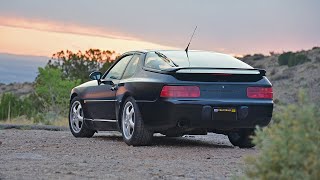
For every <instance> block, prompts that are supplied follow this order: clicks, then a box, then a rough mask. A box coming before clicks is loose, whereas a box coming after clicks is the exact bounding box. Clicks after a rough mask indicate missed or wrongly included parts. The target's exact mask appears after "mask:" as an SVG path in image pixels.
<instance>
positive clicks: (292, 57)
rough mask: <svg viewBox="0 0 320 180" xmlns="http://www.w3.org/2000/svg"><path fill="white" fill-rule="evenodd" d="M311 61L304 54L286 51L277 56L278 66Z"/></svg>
mask: <svg viewBox="0 0 320 180" xmlns="http://www.w3.org/2000/svg"><path fill="white" fill-rule="evenodd" d="M309 61H311V60H310V59H309V58H308V57H307V56H306V55H305V54H299V53H292V52H286V53H283V54H281V55H280V56H279V57H278V63H279V65H280V66H282V65H288V66H289V67H292V66H296V65H299V64H303V63H305V62H309Z"/></svg>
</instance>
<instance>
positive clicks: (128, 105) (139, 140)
mask: <svg viewBox="0 0 320 180" xmlns="http://www.w3.org/2000/svg"><path fill="white" fill-rule="evenodd" d="M121 112H122V113H121V133H122V137H123V140H124V142H125V143H126V144H127V145H129V146H130V145H132V146H144V145H149V144H150V143H151V141H152V136H153V132H151V131H149V130H147V129H146V128H145V126H144V123H143V119H142V116H141V114H140V111H139V108H138V105H137V104H136V103H135V100H134V99H133V98H132V97H128V98H127V99H126V100H125V101H124V104H123V107H122V109H121Z"/></svg>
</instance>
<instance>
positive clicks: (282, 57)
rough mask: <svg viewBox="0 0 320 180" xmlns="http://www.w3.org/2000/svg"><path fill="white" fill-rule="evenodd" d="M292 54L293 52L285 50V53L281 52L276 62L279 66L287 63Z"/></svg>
mask: <svg viewBox="0 0 320 180" xmlns="http://www.w3.org/2000/svg"><path fill="white" fill-rule="evenodd" d="M292 56H293V53H292V52H286V53H283V54H281V55H280V56H279V57H278V63H279V65H280V66H282V65H288V63H289V59H290V58H291V57H292Z"/></svg>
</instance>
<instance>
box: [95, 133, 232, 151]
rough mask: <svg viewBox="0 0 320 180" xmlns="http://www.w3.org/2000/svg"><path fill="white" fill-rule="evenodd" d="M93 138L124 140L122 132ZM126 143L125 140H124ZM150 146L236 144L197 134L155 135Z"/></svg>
mask: <svg viewBox="0 0 320 180" xmlns="http://www.w3.org/2000/svg"><path fill="white" fill-rule="evenodd" d="M93 138H95V139H97V140H102V141H119V142H123V139H122V136H121V134H118V133H116V134H99V135H96V136H94V137H93ZM123 143H124V142H123ZM150 146H153V147H154V146H156V147H166V146H170V147H195V146H197V147H212V148H229V149H233V148H234V146H232V145H231V144H230V145H228V144H224V143H221V142H215V141H214V139H210V138H206V139H201V138H197V137H196V136H188V137H175V138H172V137H165V136H154V137H153V139H152V143H151V145H150Z"/></svg>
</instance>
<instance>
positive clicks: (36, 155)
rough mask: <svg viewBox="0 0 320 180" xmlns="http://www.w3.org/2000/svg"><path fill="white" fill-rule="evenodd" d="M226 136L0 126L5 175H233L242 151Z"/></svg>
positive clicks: (1, 175) (0, 166) (1, 173)
mask: <svg viewBox="0 0 320 180" xmlns="http://www.w3.org/2000/svg"><path fill="white" fill-rule="evenodd" d="M255 153H257V150H256V149H239V148H236V147H233V146H232V145H231V144H230V143H229V141H228V138H227V137H226V136H223V135H216V134H209V135H207V136H189V137H182V138H167V137H163V136H157V137H155V138H154V140H153V145H151V146H145V147H132V146H127V145H126V144H125V143H124V142H122V137H121V136H120V134H119V133H117V132H111V133H98V134H96V135H95V136H94V137H93V138H74V137H73V136H72V135H71V133H70V132H68V131H44V130H0V179H127V178H128V179H230V178H232V177H237V176H239V175H241V174H242V170H241V166H242V165H243V163H244V162H243V156H246V155H249V154H255Z"/></svg>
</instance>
